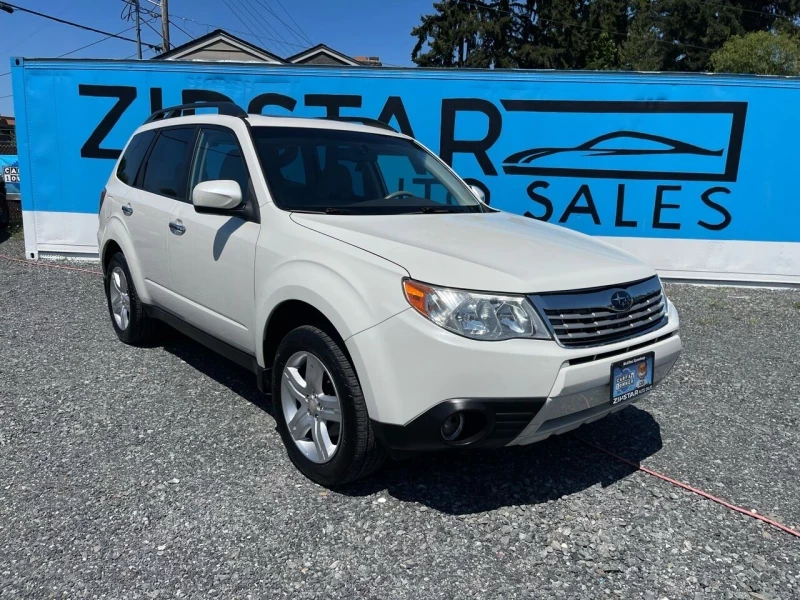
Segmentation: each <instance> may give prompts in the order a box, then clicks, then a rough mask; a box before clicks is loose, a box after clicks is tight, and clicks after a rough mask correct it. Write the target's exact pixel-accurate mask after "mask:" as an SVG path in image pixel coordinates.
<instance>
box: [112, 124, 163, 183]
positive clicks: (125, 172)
mask: <svg viewBox="0 0 800 600" xmlns="http://www.w3.org/2000/svg"><path fill="white" fill-rule="evenodd" d="M155 135H156V132H155V130H152V129H151V130H150V131H143V132H142V133H137V134H136V135H135V136H133V139H132V140H131V143H130V144H128V147H127V148H126V149H125V154H123V155H122V158H121V159H120V161H119V166H118V167H117V179H119V180H120V181H121V182H122V183H124V184H126V185H130V186H133V185H135V184H136V175H137V174H138V173H139V169H140V167H141V166H142V160H143V159H144V155H145V154H146V153H147V149H148V148H149V147H150V142H152V141H153V138H154V137H155Z"/></svg>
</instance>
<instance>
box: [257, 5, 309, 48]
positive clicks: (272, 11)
mask: <svg viewBox="0 0 800 600" xmlns="http://www.w3.org/2000/svg"><path fill="white" fill-rule="evenodd" d="M256 2H258V3H259V4H260V5H261V6H263V7H264V8H265V9H267V11H269V13H270V14H272V16H274V17H275V18H276V19H278V21H280V22H281V23H282V24H283V26H284V27H286V30H287V31H288V32H289V33H291V34H292V35H293V36H294V39H296V40H297V41H298V42H302V41H303V40H302V39H300V37H298V35H297V32H296V31H295V30H294V29H292V27H291V26H289V24H288V23H286V21H284V20H283V19H281V18H280V17H279V16H278V13H276V12H275V11H274V10H272V8H271V7H270V5H269V4H267V2H266V1H265V0H256ZM284 10H285V9H284ZM306 41H308V40H306ZM309 43H310V42H309Z"/></svg>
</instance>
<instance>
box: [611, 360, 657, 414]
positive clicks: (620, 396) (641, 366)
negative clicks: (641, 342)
mask: <svg viewBox="0 0 800 600" xmlns="http://www.w3.org/2000/svg"><path fill="white" fill-rule="evenodd" d="M654 364H655V353H654V352H648V353H647V354H643V355H642V356H636V357H634V358H626V359H625V360H621V361H619V362H615V363H614V364H613V365H611V404H612V405H613V404H619V403H620V402H625V401H627V400H632V399H634V398H638V397H639V396H641V395H642V394H646V393H647V392H649V391H650V390H651V389H653V366H654Z"/></svg>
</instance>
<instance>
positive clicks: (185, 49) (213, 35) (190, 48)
mask: <svg viewBox="0 0 800 600" xmlns="http://www.w3.org/2000/svg"><path fill="white" fill-rule="evenodd" d="M220 41H222V42H227V43H228V44H230V45H232V46H235V47H236V48H238V49H239V50H241V51H242V52H244V53H245V54H249V55H251V56H252V57H253V58H256V59H259V60H262V61H264V62H269V63H285V62H286V61H285V60H283V59H282V58H281V57H280V56H278V55H276V54H273V53H272V52H269V51H268V50H264V49H263V48H259V47H258V46H256V45H254V44H251V43H250V42H248V41H247V40H243V39H242V38H240V37H236V36H235V35H233V34H230V33H228V32H227V31H225V30H223V29H216V30H214V31H212V32H210V33H207V34H206V35H204V36H201V37H199V38H196V39H194V40H192V41H190V42H186V43H185V44H181V45H180V46H176V47H175V48H173V49H172V50H169V51H168V52H164V53H163V54H159V55H158V56H155V57H154V59H155V60H161V59H167V60H169V59H179V58H183V57H184V56H187V55H189V54H192V53H194V52H197V51H199V50H203V49H204V48H208V47H210V46H212V45H213V44H216V43H218V42H220Z"/></svg>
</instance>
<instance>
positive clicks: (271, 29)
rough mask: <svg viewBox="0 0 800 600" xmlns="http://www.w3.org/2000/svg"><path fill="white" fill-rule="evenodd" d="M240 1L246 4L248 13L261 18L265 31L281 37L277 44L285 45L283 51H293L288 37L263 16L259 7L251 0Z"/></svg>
mask: <svg viewBox="0 0 800 600" xmlns="http://www.w3.org/2000/svg"><path fill="white" fill-rule="evenodd" d="M231 1H233V0H231ZM238 1H239V2H241V3H242V5H243V6H244V8H245V10H246V11H247V12H248V13H249V14H250V15H251V16H252V17H253V18H254V19H257V20H259V21H260V22H261V23H263V24H264V25H265V27H264V31H267V32H272V35H276V36H278V39H279V40H280V41H279V42H276V43H277V44H280V45H281V46H283V51H284V52H288V53H291V49H290V48H289V47H288V46H287V45H286V39H285V38H284V37H283V36H282V35H281V34H280V33H279V32H278V30H277V29H275V28H274V27H273V26H272V25H271V24H270V23H269V21H267V20H266V19H265V18H264V17H263V16H261V13H260V12H259V10H258V8H256V7H255V6H253V4H252V3H251V2H250V0H238ZM259 27H261V25H259Z"/></svg>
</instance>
